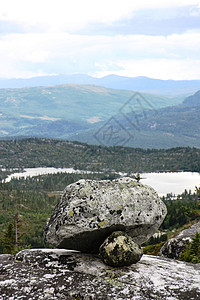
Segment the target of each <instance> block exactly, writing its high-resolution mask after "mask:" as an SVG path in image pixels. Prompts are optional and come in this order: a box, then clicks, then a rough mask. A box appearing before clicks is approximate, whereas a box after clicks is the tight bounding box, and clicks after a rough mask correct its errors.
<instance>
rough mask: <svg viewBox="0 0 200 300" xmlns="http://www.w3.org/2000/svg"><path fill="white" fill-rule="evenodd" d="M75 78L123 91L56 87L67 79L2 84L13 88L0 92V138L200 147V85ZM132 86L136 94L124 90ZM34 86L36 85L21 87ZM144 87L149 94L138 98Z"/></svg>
mask: <svg viewBox="0 0 200 300" xmlns="http://www.w3.org/2000/svg"><path fill="white" fill-rule="evenodd" d="M75 79H76V80H77V81H82V83H83V82H85V81H87V80H88V81H89V80H91V81H92V80H94V81H95V80H97V81H98V80H100V81H99V82H101V83H102V85H103V82H104V84H108V85H113V86H117V89H112V88H105V87H103V86H97V85H94V82H93V84H77V83H76V84H75V83H71V84H61V85H53V83H54V84H55V83H57V81H60V82H62V80H63V81H64V80H66V76H63V77H62V76H48V77H38V78H32V79H13V80H11V79H10V80H7V81H3V80H0V85H3V82H4V84H6V82H7V85H10V86H12V88H0V137H1V138H9V137H17V136H18V137H19V136H31V137H32V136H37V137H49V138H50V137H51V138H63V139H70V140H78V141H82V142H87V143H92V144H102V145H106V146H110V145H124V146H132V147H141V148H170V147H176V146H195V147H200V134H199V132H200V118H199V113H200V91H197V92H196V93H195V94H194V95H192V94H193V93H192V92H190V93H189V92H188V91H189V90H195V91H196V90H200V80H199V81H198V80H196V81H178V82H176V81H163V80H155V79H150V78H146V77H138V78H127V77H119V76H107V77H104V78H101V79H97V78H96V79H95V78H93V77H90V76H85V75H74V76H72V77H70V76H68V81H70V80H71V81H73V80H75ZM131 82H132V84H133V86H135V87H136V88H135V90H134V89H131V90H128V89H120V86H127V87H128V86H129V85H131ZM145 82H146V83H145ZM43 83H45V84H46V85H47V86H42V85H43ZM28 84H29V85H33V86H34V85H35V86H34V87H24V88H19V86H23V85H24V86H26V85H28ZM184 84H185V87H184ZM198 84H199V85H198ZM16 85H17V88H16ZM195 86H196V87H195ZM142 88H143V90H145V89H146V92H145V93H144V92H142V93H138V92H137V91H140V90H141V89H142ZM150 89H151V90H154V91H155V94H152V93H149V90H150ZM159 90H160V91H161V93H160V95H158V91H159ZM165 90H168V93H166V95H164V94H165V92H164V91H165ZM178 90H179V91H181V93H180V95H177V91H178ZM147 92H148V93H147ZM183 92H184V94H183ZM172 95H173V96H172ZM188 95H189V96H188ZM187 96H188V97H187Z"/></svg>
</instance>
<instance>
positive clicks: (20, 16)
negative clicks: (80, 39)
mask: <svg viewBox="0 0 200 300" xmlns="http://www.w3.org/2000/svg"><path fill="white" fill-rule="evenodd" d="M188 6H190V7H191V6H193V7H196V8H198V6H200V1H198V0H162V1H160V0H140V1H132V0H118V1H116V0H109V1H107V0H101V1H100V0H84V1H82V0H73V1H71V0H70V1H69V0H57V1H55V0H42V1H39V0H34V1H27V0H18V1H15V0H7V1H4V2H2V3H1V9H0V20H3V21H9V22H15V23H17V24H18V25H19V24H21V25H23V26H24V28H26V30H27V29H31V28H34V27H38V26H40V30H41V31H48V32H49V31H51V32H58V31H68V30H69V31H70V30H80V29H82V28H84V27H85V26H87V25H88V24H89V23H101V24H112V23H114V22H117V21H119V20H122V19H129V18H132V17H133V16H134V14H137V13H138V12H139V11H141V10H149V9H150V10H152V9H153V10H155V15H156V11H157V10H159V9H168V8H173V9H176V8H179V7H188ZM194 13H195V10H194V11H193V14H194Z"/></svg>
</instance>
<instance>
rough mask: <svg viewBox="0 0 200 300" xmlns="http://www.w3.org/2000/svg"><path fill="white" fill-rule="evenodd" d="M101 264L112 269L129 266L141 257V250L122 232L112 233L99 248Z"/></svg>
mask: <svg viewBox="0 0 200 300" xmlns="http://www.w3.org/2000/svg"><path fill="white" fill-rule="evenodd" d="M99 253H100V256H101V258H102V260H103V262H104V263H105V264H107V265H109V266H112V267H122V266H130V265H131V264H135V263H137V262H138V261H139V260H140V259H141V257H142V249H141V248H140V247H139V246H138V245H137V244H136V243H135V242H134V241H133V240H132V238H131V237H130V236H129V235H127V234H126V233H125V232H122V231H114V232H113V233H112V234H111V235H110V236H109V237H108V238H107V239H106V240H105V241H104V242H103V244H102V245H101V246H100V248H99Z"/></svg>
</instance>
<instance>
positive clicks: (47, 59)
mask: <svg viewBox="0 0 200 300" xmlns="http://www.w3.org/2000/svg"><path fill="white" fill-rule="evenodd" d="M74 73H86V74H89V75H94V76H98V77H102V76H105V75H109V74H117V75H123V76H131V77H135V76H148V77H152V78H160V79H200V0H198V1H196V0H138V1H134V0H70V1H68V0H40V1H39V0H17V1H16V0H5V1H1V4H0V77H1V78H13V77H33V76H40V75H50V74H74Z"/></svg>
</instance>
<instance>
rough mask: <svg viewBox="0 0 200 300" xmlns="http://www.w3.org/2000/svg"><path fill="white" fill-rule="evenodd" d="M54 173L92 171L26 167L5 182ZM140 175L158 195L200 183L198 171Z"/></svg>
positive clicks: (179, 190) (174, 192)
mask: <svg viewBox="0 0 200 300" xmlns="http://www.w3.org/2000/svg"><path fill="white" fill-rule="evenodd" d="M55 173H76V174H87V173H93V172H91V171H84V170H74V169H73V168H26V169H24V172H16V173H13V174H11V175H9V176H8V177H7V178H6V179H5V182H9V181H10V180H11V179H12V178H21V177H24V178H27V177H29V176H30V177H32V176H38V175H44V174H55ZM140 176H141V183H143V184H147V185H150V186H152V187H153V188H154V189H155V190H156V191H157V193H158V194H159V196H163V195H166V194H168V193H173V194H175V195H177V194H181V193H182V192H184V190H185V189H186V190H188V191H189V190H191V192H194V191H195V186H199V185H200V173H197V172H166V173H142V174H140Z"/></svg>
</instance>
